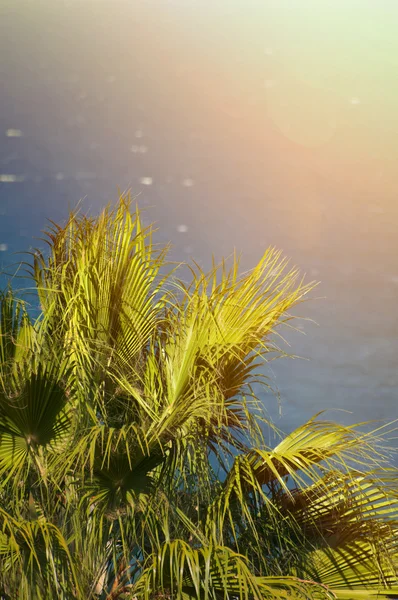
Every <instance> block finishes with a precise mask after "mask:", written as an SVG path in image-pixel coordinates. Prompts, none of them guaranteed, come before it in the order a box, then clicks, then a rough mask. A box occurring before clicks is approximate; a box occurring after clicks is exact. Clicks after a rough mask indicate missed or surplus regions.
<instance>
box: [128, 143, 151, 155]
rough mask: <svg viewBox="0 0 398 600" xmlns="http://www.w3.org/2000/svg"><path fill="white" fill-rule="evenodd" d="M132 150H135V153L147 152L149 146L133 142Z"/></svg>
mask: <svg viewBox="0 0 398 600" xmlns="http://www.w3.org/2000/svg"><path fill="white" fill-rule="evenodd" d="M130 151H131V152H134V154H137V153H139V154H146V153H147V152H148V146H137V145H135V144H133V145H132V146H131V148H130Z"/></svg>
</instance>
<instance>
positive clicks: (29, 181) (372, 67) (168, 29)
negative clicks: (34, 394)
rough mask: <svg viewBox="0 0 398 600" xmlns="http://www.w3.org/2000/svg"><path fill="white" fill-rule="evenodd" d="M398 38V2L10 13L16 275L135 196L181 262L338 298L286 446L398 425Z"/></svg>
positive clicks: (6, 231)
mask: <svg viewBox="0 0 398 600" xmlns="http://www.w3.org/2000/svg"><path fill="white" fill-rule="evenodd" d="M397 30H398V2H397V0H331V1H329V0H200V1H199V0H146V1H140V0H69V1H67V0H30V1H23V0H11V1H10V0H0V271H3V272H4V271H5V272H12V271H13V270H15V268H14V266H13V265H15V263H16V262H17V261H18V260H20V256H19V255H16V254H15V253H16V252H18V251H28V250H29V249H31V247H32V246H34V247H37V246H40V245H41V242H40V240H38V239H37V238H38V237H40V235H41V233H40V232H41V230H42V229H43V228H44V227H45V226H46V219H47V218H50V219H53V220H56V221H59V220H62V219H64V218H65V217H66V215H67V212H68V210H69V209H70V208H73V207H74V206H76V204H77V202H78V201H79V200H80V199H82V207H83V209H84V211H87V212H90V213H91V214H96V213H98V212H99V211H100V210H101V208H102V207H103V206H104V205H105V204H106V203H107V202H108V201H111V200H115V199H116V198H117V194H118V191H117V190H118V188H120V189H121V190H126V189H131V192H132V194H133V195H138V202H139V204H140V206H141V207H143V208H146V218H147V220H149V221H155V222H156V223H157V225H158V226H159V228H160V230H159V232H158V234H157V240H158V241H159V242H167V241H171V242H172V244H173V250H172V253H171V256H172V258H173V259H175V260H188V259H189V258H190V257H194V258H195V259H196V260H198V261H199V262H200V263H201V264H202V265H203V266H204V267H206V266H208V265H209V264H210V260H211V254H212V253H214V254H215V256H216V258H218V259H220V258H221V257H222V256H223V255H224V256H228V255H230V254H231V252H232V251H233V250H234V249H236V250H237V251H238V252H240V253H241V254H242V269H247V268H250V267H252V266H254V265H255V263H256V261H257V260H258V259H259V258H260V257H261V255H262V254H263V252H264V250H265V249H266V247H267V246H269V245H274V246H276V247H278V248H280V249H281V250H283V252H284V254H285V255H287V256H289V257H291V259H292V264H295V265H297V266H298V267H299V268H300V269H301V270H302V271H303V273H306V274H307V280H313V279H315V280H319V281H320V282H321V284H320V285H319V287H318V288H317V290H316V292H314V293H313V296H314V297H315V296H317V297H319V299H314V300H313V301H311V302H309V303H307V304H305V305H303V306H302V307H300V309H298V311H296V312H297V314H301V315H303V316H307V317H311V318H312V319H313V320H314V321H316V323H317V324H314V323H311V322H306V321H301V322H297V323H296V325H298V327H299V328H301V329H304V330H305V334H306V335H300V331H299V332H297V333H295V334H291V333H289V334H288V339H289V341H290V342H291V348H290V349H289V348H288V347H286V350H290V351H291V352H293V353H294V354H297V355H300V356H302V357H304V358H306V359H309V360H300V359H297V360H282V361H280V362H279V363H273V364H272V368H269V369H268V370H267V374H268V375H269V376H270V378H271V382H272V384H273V385H274V386H275V387H277V388H278V390H279V393H280V406H278V402H277V400H276V399H275V396H274V395H272V394H265V393H264V403H265V406H266V407H267V409H268V410H269V413H270V415H271V416H272V417H273V418H274V420H275V421H276V424H277V425H278V426H279V427H281V428H282V429H284V430H289V429H291V428H292V427H294V426H297V425H298V424H300V423H301V422H302V421H303V420H304V419H306V418H308V417H310V416H311V415H313V414H314V413H316V412H318V411H320V410H323V409H326V408H328V409H334V410H329V411H328V413H327V416H328V417H329V418H333V419H338V420H340V421H343V422H347V423H351V422H357V421H365V420H369V419H381V420H384V421H390V420H392V419H394V418H396V417H398V409H397V406H398V404H397V399H398V369H397V362H398V358H397V356H398V318H397V300H398V258H397V250H398V235H397V231H398V202H397V199H398V194H397V192H398V137H397V134H398V111H397V110H396V107H397V103H398V36H397ZM34 238H36V239H34ZM6 279H7V278H6V276H5V274H4V273H3V275H2V276H0V284H1V285H0V287H1V288H3V287H4V286H5V284H6ZM15 285H17V286H18V282H16V284H15ZM337 409H339V410H340V411H349V412H337ZM392 443H393V444H394V445H395V446H398V441H397V440H396V439H395V440H393V441H392Z"/></svg>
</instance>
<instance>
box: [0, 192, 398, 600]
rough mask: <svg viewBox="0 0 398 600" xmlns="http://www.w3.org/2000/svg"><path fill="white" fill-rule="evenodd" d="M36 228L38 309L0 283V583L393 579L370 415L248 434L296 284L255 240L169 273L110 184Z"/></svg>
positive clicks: (389, 520)
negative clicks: (363, 424) (245, 252)
mask: <svg viewBox="0 0 398 600" xmlns="http://www.w3.org/2000/svg"><path fill="white" fill-rule="evenodd" d="M46 239H47V242H48V246H49V252H48V253H47V254H46V255H44V254H43V253H40V252H37V253H36V254H34V255H33V261H32V263H31V265H30V269H31V277H32V278H33V280H34V282H35V286H36V289H37V294H38V298H39V301H40V306H41V314H40V316H39V317H38V318H36V319H35V320H32V319H31V318H30V316H29V314H28V311H27V310H26V308H25V303H24V302H23V301H22V300H17V299H16V298H15V296H14V294H13V292H12V291H11V290H10V289H8V290H7V291H6V292H4V293H3V294H2V295H1V297H0V499H1V502H0V596H1V597H2V598H12V599H20V600H28V599H29V600H30V599H40V600H50V599H53V598H60V599H62V600H69V599H73V598H76V599H82V600H90V599H95V598H96V599H98V600H99V599H101V600H112V599H116V598H118V599H120V600H122V599H127V598H130V599H133V598H135V599H137V600H138V599H143V600H149V599H155V598H164V599H166V598H169V599H170V600H171V599H173V600H180V599H181V600H188V599H203V600H211V599H227V598H229V599H231V600H232V599H234V600H235V599H242V600H243V599H245V600H249V599H251V600H260V599H265V598H294V599H296V598H297V599H299V598H303V599H304V598H308V599H309V598H335V597H337V598H342V599H347V600H348V599H350V598H372V597H391V598H393V597H398V596H397V594H398V585H397V583H398V582H397V567H398V561H397V557H398V554H397V541H398V538H397V531H398V528H397V517H398V511H397V503H398V494H397V475H396V471H395V470H394V469H393V468H392V467H391V466H389V463H388V461H387V460H386V458H385V456H384V450H383V448H382V442H381V437H380V435H379V434H378V432H377V431H376V432H373V433H372V434H370V433H361V432H360V430H359V429H358V428H357V427H353V426H350V427H343V426H341V425H338V424H336V423H332V422H328V421H325V420H323V418H322V416H321V415H317V416H316V417H314V418H313V419H311V420H310V421H309V422H307V423H305V424H304V425H302V426H301V427H299V428H298V429H297V430H295V431H294V432H292V433H291V434H289V435H288V436H285V437H281V438H280V441H279V442H278V443H277V445H276V446H275V447H274V448H270V447H269V446H268V445H267V444H266V443H265V436H264V431H266V429H267V428H268V427H271V426H272V425H271V424H270V423H269V422H268V421H267V420H266V418H265V416H264V414H263V409H262V406H261V403H260V400H259V398H258V397H257V396H256V391H255V390H256V389H257V385H255V384H258V382H261V381H262V382H263V383H264V385H266V379H265V378H264V376H263V374H262V373H263V363H264V361H268V360H270V359H271V358H273V357H275V356H277V355H278V354H281V353H282V351H281V350H280V349H279V348H278V346H277V345H276V343H275V341H274V340H275V336H274V335H272V334H273V333H274V332H275V329H276V328H278V327H279V326H280V325H282V324H283V323H286V322H287V321H288V320H289V319H290V318H291V317H290V310H291V309H292V308H293V307H295V306H296V305H297V304H298V303H299V302H301V301H302V300H303V299H304V296H305V295H306V294H307V293H308V292H309V291H310V290H311V289H312V288H313V285H312V284H305V283H304V282H303V280H302V279H299V274H298V272H297V271H296V270H294V269H288V265H287V261H286V260H285V259H284V258H282V257H281V254H280V253H279V252H277V251H275V250H274V249H269V250H267V251H266V253H265V254H264V256H263V258H262V259H261V260H260V262H259V263H258V265H257V266H256V267H255V268H254V269H253V270H252V271H250V272H248V273H245V274H243V275H240V274H239V273H238V266H239V264H238V260H237V259H236V258H234V259H233V260H232V265H231V267H227V265H226V263H224V262H223V263H221V265H218V266H217V265H213V268H212V269H211V271H210V272H209V273H205V272H203V270H202V269H201V268H200V267H199V266H198V265H196V264H194V265H193V266H192V267H190V269H191V271H190V272H191V281H190V283H186V282H185V281H183V280H180V279H178V270H177V269H176V268H174V269H170V268H168V265H167V263H166V250H165V249H159V248H157V247H156V246H154V245H153V242H152V228H151V227H149V228H144V227H143V224H142V220H141V218H140V215H139V212H138V210H137V211H136V212H132V210H131V200H130V198H129V197H128V196H125V195H123V196H121V197H120V199H119V203H118V204H117V206H116V207H115V208H112V207H107V208H106V209H105V210H104V211H103V212H102V213H101V215H100V216H99V217H98V218H88V217H86V216H81V215H79V214H77V213H72V214H71V215H70V217H69V219H68V221H67V223H66V225H65V226H60V225H57V224H52V226H51V227H50V228H49V229H48V231H47V238H46ZM1 594H2V595H1ZM394 594H395V595H394Z"/></svg>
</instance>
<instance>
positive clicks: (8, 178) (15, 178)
mask: <svg viewBox="0 0 398 600" xmlns="http://www.w3.org/2000/svg"><path fill="white" fill-rule="evenodd" d="M24 180H25V175H8V174H6V173H3V174H2V175H1V174H0V182H2V183H18V182H21V181H24Z"/></svg>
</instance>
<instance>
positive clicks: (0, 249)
mask: <svg viewBox="0 0 398 600" xmlns="http://www.w3.org/2000/svg"><path fill="white" fill-rule="evenodd" d="M7 250H8V246H7V244H0V252H6V251H7Z"/></svg>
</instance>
